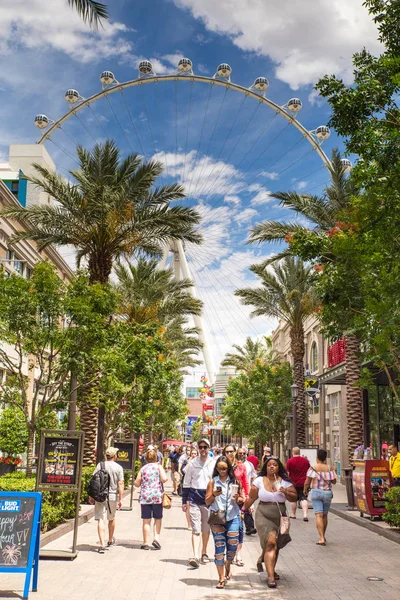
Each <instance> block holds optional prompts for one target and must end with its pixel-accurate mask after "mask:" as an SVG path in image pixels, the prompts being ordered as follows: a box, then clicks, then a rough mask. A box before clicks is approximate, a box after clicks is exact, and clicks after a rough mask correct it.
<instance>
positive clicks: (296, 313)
mask: <svg viewBox="0 0 400 600" xmlns="http://www.w3.org/2000/svg"><path fill="white" fill-rule="evenodd" d="M251 270H252V271H253V272H254V273H255V274H256V275H258V276H259V277H260V279H261V287H258V288H245V289H239V290H237V291H236V292H235V293H236V295H237V296H239V297H240V299H241V302H242V304H246V305H248V306H252V307H253V312H252V316H261V315H268V316H269V317H276V318H278V319H282V320H283V321H284V322H286V323H288V324H289V327H290V342H291V353H292V356H293V366H294V380H295V383H296V385H297V386H298V388H299V394H298V398H297V416H298V418H297V432H296V433H297V443H298V444H303V445H304V444H305V443H306V403H305V394H304V352H305V348H304V322H305V320H306V319H307V318H308V317H309V316H310V315H312V314H313V313H314V311H315V307H316V300H315V293H314V283H315V275H314V273H313V271H312V268H311V267H310V266H307V265H305V264H304V263H303V261H302V260H301V259H298V258H293V257H291V256H287V257H286V258H284V259H283V260H282V261H281V263H279V264H277V265H274V266H273V267H272V270H267V269H265V268H264V267H263V266H262V265H261V266H257V265H254V266H252V267H251Z"/></svg>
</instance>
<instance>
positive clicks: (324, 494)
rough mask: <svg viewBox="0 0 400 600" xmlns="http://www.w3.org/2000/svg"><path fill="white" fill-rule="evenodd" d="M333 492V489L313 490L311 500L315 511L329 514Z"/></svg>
mask: <svg viewBox="0 0 400 600" xmlns="http://www.w3.org/2000/svg"><path fill="white" fill-rule="evenodd" d="M332 498H333V494H332V491H331V490H318V489H314V490H311V502H312V505H313V509H314V513H315V514H316V513H324V515H327V514H328V512H329V509H330V507H331V502H332Z"/></svg>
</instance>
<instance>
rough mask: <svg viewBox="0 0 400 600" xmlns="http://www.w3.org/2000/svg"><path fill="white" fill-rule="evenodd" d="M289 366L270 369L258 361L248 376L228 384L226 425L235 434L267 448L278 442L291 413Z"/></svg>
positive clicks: (274, 366) (244, 375) (244, 374)
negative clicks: (266, 444)
mask: <svg viewBox="0 0 400 600" xmlns="http://www.w3.org/2000/svg"><path fill="white" fill-rule="evenodd" d="M292 382H293V376H292V369H291V367H290V365H289V363H283V364H277V365H271V364H270V363H268V362H267V361H265V360H263V359H261V358H258V359H257V360H256V361H255V363H254V364H253V366H252V367H251V368H250V369H248V370H247V371H246V372H245V373H242V374H241V375H238V376H237V377H234V378H232V379H231V380H230V381H229V383H228V388H227V398H226V401H225V404H224V406H223V416H224V421H225V422H226V424H227V425H228V426H229V427H230V429H231V430H232V431H233V432H234V433H235V434H236V435H240V436H243V437H248V438H249V439H250V440H251V441H254V442H255V441H258V442H260V443H262V444H264V443H265V442H267V441H270V440H275V441H278V440H279V438H280V436H281V435H282V434H283V433H284V432H285V429H286V420H287V415H288V413H289V412H290V411H291V407H292V398H291V390H290V386H291V384H292Z"/></svg>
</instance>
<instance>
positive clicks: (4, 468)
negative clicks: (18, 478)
mask: <svg viewBox="0 0 400 600" xmlns="http://www.w3.org/2000/svg"><path fill="white" fill-rule="evenodd" d="M19 465H22V458H20V457H19V456H0V475H5V474H6V473H12V472H13V471H15V469H16V468H17V467H18V466H19Z"/></svg>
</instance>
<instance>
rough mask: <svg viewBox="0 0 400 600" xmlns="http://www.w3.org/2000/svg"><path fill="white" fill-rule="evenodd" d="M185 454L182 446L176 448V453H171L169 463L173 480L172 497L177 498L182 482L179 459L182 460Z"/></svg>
mask: <svg viewBox="0 0 400 600" xmlns="http://www.w3.org/2000/svg"><path fill="white" fill-rule="evenodd" d="M182 453H183V449H182V446H181V447H179V446H175V450H174V452H171V454H170V455H169V462H170V464H171V479H172V495H173V496H176V495H177V494H178V487H179V482H180V480H181V475H180V473H179V459H180V458H181V456H182Z"/></svg>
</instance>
